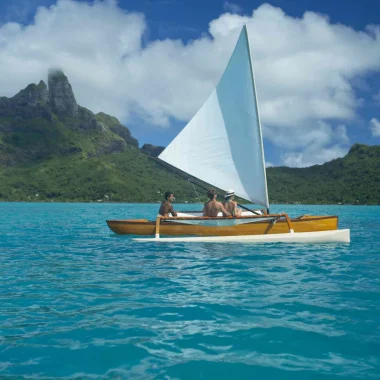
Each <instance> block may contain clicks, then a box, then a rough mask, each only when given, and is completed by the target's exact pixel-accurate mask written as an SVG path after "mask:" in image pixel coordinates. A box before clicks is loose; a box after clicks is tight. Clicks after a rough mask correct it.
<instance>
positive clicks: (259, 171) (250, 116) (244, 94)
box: [159, 26, 269, 208]
mask: <svg viewBox="0 0 380 380" xmlns="http://www.w3.org/2000/svg"><path fill="white" fill-rule="evenodd" d="M159 158H160V159H161V160H163V161H165V162H167V163H169V164H170V165H172V166H174V167H176V168H178V169H180V170H182V171H184V172H186V173H188V174H190V175H192V176H194V177H196V178H198V179H200V180H202V181H205V182H207V183H210V184H212V185H213V186H215V187H218V188H220V189H223V190H227V189H229V188H232V189H234V190H235V194H236V195H238V196H239V197H242V198H244V199H247V200H250V201H252V202H253V203H255V204H259V205H262V206H265V207H266V208H269V201H268V191H267V184H266V173H265V162H264V150H263V142H262V134H261V126H260V119H259V113H258V108H257V99H256V91H255V85H254V79H253V71H252V66H251V56H250V50H249V43H248V34H247V29H246V27H245V26H244V27H243V30H242V32H241V34H240V37H239V39H238V42H237V44H236V47H235V50H234V52H233V54H232V56H231V59H230V61H229V63H228V65H227V68H226V70H225V72H224V74H223V76H222V78H221V79H220V81H219V83H218V85H217V86H216V88H215V90H214V91H213V92H212V94H211V95H210V97H209V98H208V99H207V101H206V102H205V103H204V105H203V106H202V108H201V109H200V110H199V111H198V113H197V114H196V115H195V116H194V117H193V118H192V119H191V120H190V122H189V123H188V124H187V125H186V127H185V128H184V129H183V130H182V131H181V132H180V133H179V134H178V135H177V137H176V138H175V139H174V140H173V141H172V142H171V143H170V144H169V146H168V147H167V148H166V149H165V150H164V151H163V152H162V153H161V154H160V156H159Z"/></svg>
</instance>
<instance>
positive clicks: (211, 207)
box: [203, 189, 231, 217]
mask: <svg viewBox="0 0 380 380" xmlns="http://www.w3.org/2000/svg"><path fill="white" fill-rule="evenodd" d="M207 196H208V197H209V198H210V200H209V201H208V202H206V203H205V204H204V207H203V216H211V217H216V216H218V213H219V212H222V214H223V216H231V213H229V212H228V211H227V210H226V209H225V208H224V206H223V204H222V203H221V202H218V201H217V200H216V196H217V194H216V191H215V190H214V189H210V190H209V191H208V192H207Z"/></svg>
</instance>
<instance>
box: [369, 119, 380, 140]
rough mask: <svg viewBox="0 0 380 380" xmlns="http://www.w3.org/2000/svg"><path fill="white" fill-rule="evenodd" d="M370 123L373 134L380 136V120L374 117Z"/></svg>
mask: <svg viewBox="0 0 380 380" xmlns="http://www.w3.org/2000/svg"><path fill="white" fill-rule="evenodd" d="M369 125H370V127H371V132H372V136H374V137H379V136H380V121H379V120H377V119H376V118H375V117H374V118H372V119H371V120H370V122H369Z"/></svg>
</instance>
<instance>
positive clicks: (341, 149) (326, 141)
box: [282, 122, 350, 167]
mask: <svg viewBox="0 0 380 380" xmlns="http://www.w3.org/2000/svg"><path fill="white" fill-rule="evenodd" d="M306 137H307V138H306V139H305V137H304V136H303V135H302V134H301V135H300V136H299V140H300V141H303V142H302V144H300V143H299V141H296V142H295V144H294V147H293V148H294V149H295V150H297V146H300V145H302V151H295V152H287V153H285V154H283V155H282V160H283V162H284V164H285V165H287V166H294V167H306V166H311V165H315V164H323V163H324V162H326V161H331V160H333V159H335V158H338V157H342V156H344V155H345V154H347V152H348V144H349V142H350V141H349V138H348V136H347V128H346V126H345V125H344V124H340V125H338V126H337V127H336V128H335V129H333V128H332V127H331V125H330V124H327V123H324V122H319V123H318V125H317V126H316V127H315V128H314V129H313V131H312V132H310V133H308V134H307V136H306Z"/></svg>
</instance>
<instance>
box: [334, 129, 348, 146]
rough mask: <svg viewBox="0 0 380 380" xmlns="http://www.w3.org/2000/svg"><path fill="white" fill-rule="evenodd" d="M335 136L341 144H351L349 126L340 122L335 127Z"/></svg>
mask: <svg viewBox="0 0 380 380" xmlns="http://www.w3.org/2000/svg"><path fill="white" fill-rule="evenodd" d="M335 138H336V140H337V142H338V143H340V144H349V143H350V139H349V138H348V136H347V127H346V126H345V125H344V124H339V125H338V126H337V127H336V128H335Z"/></svg>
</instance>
